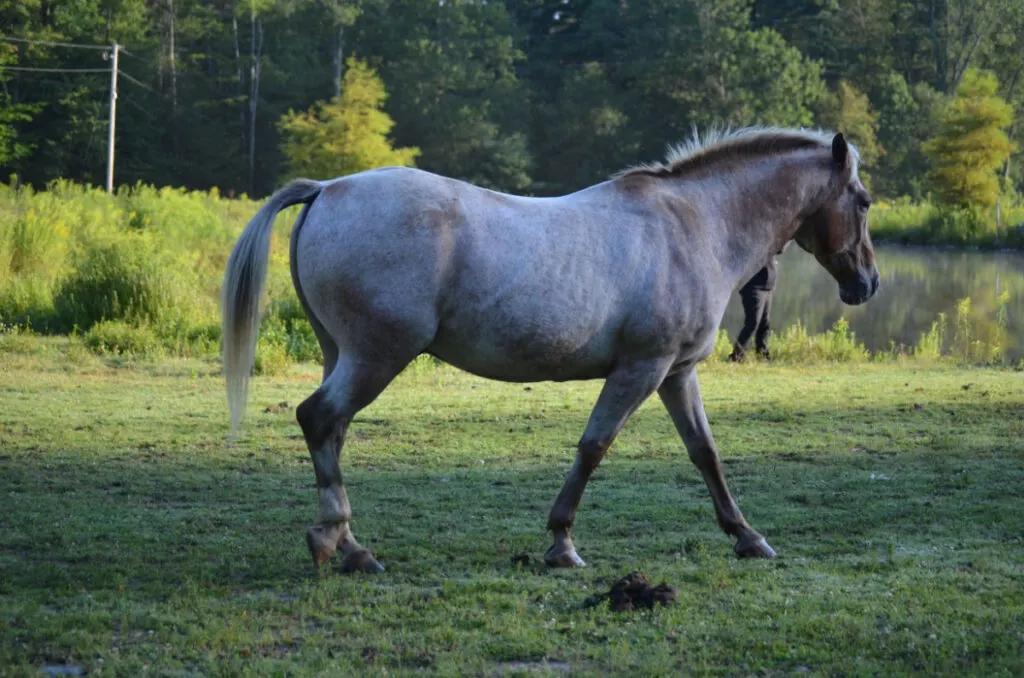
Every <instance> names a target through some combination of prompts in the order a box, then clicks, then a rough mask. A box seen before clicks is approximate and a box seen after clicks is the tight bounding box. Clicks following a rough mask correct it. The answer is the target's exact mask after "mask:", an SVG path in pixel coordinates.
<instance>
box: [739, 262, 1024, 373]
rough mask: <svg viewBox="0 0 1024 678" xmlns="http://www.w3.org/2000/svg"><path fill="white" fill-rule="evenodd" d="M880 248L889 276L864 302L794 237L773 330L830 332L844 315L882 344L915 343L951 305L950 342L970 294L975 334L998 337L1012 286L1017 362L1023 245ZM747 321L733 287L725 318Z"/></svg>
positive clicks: (1023, 307) (1010, 353) (875, 346)
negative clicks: (847, 294) (848, 298)
mask: <svg viewBox="0 0 1024 678" xmlns="http://www.w3.org/2000/svg"><path fill="white" fill-rule="evenodd" d="M876 254H877V261H878V270H879V272H880V273H881V276H882V286H881V288H880V289H879V291H878V294H876V295H875V297H874V298H873V299H871V301H869V302H867V303H866V304H863V305H861V306H846V305H844V304H843V303H842V302H840V301H839V288H838V286H837V285H836V283H835V281H834V280H833V279H832V277H831V276H829V274H828V273H827V272H825V270H824V269H823V268H821V266H820V265H818V263H817V262H816V261H815V260H814V257H812V256H811V255H809V254H807V253H806V252H804V251H803V250H801V249H800V248H799V247H797V246H796V245H791V246H790V247H789V248H788V249H787V250H786V251H785V252H784V253H783V254H782V255H781V256H780V257H779V278H778V287H777V288H776V292H775V296H774V298H773V300H772V330H773V331H782V330H784V329H785V328H786V327H787V326H789V325H791V324H793V323H796V322H801V323H803V325H804V327H806V328H807V330H808V331H809V332H815V333H817V332H824V331H825V330H828V329H829V328H831V327H832V325H833V324H834V323H835V322H836V320H838V319H839V318H840V317H844V318H846V320H847V321H848V322H849V323H850V329H851V330H852V331H853V332H854V333H855V334H856V336H857V340H858V341H860V342H863V343H864V345H865V346H867V347H868V348H869V349H871V350H873V351H876V350H883V349H888V348H889V347H890V345H891V344H892V343H894V344H895V345H897V346H898V345H899V344H904V345H906V346H908V347H911V346H913V345H915V344H916V343H917V342H918V341H919V340H920V338H921V335H922V334H923V333H925V332H928V331H929V330H930V329H931V327H932V323H934V322H935V321H936V320H938V318H939V314H940V313H945V314H946V329H947V331H946V337H947V342H949V341H951V339H952V335H953V324H954V320H955V318H956V315H957V305H958V304H959V303H960V301H961V300H963V299H964V298H966V297H970V300H971V304H970V313H969V315H968V317H969V319H970V330H971V334H972V336H973V337H974V338H976V339H980V340H983V341H993V340H995V339H997V338H998V337H999V334H1000V332H999V324H998V307H999V303H998V301H997V299H998V298H999V296H1000V295H1001V294H1002V293H1003V292H1008V293H1009V302H1008V303H1007V305H1006V311H1005V314H1006V332H1005V336H1004V337H1003V339H1002V342H1003V346H1004V353H1005V355H1006V356H1007V357H1008V358H1009V359H1011V360H1012V361H1013V362H1017V361H1019V360H1022V359H1024V253H1020V252H973V251H961V250H945V249H937V248H926V247H900V246H896V245H888V246H879V247H877V250H876ZM742 325H743V308H742V306H741V305H740V300H739V295H733V299H731V300H730V302H729V308H728V310H727V311H726V314H725V321H724V322H723V325H722V326H723V327H724V328H725V329H727V330H728V331H729V336H730V337H735V336H736V334H738V332H739V329H740V327H742Z"/></svg>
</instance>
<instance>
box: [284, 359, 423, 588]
mask: <svg viewBox="0 0 1024 678" xmlns="http://www.w3.org/2000/svg"><path fill="white" fill-rule="evenodd" d="M406 364H407V361H406V362H401V364H399V363H397V362H394V361H391V362H373V361H364V360H358V359H351V358H349V357H347V356H345V355H342V356H340V358H339V359H338V360H337V362H336V365H335V366H334V369H333V371H331V373H330V374H329V375H328V376H327V378H326V379H325V380H324V383H323V384H322V385H321V386H320V388H318V389H317V390H316V392H315V393H313V395H311V396H310V397H309V398H307V399H306V400H305V401H303V402H302V404H300V405H299V407H298V409H297V410H296V417H297V418H298V420H299V425H300V426H301V427H302V433H303V435H304V436H305V438H306V445H307V446H308V447H309V454H310V456H311V457H312V458H313V468H314V470H315V472H316V486H317V493H318V495H319V500H320V508H319V512H318V515H317V519H316V523H315V524H314V525H313V526H311V527H310V528H309V529H308V530H307V532H306V543H307V545H308V546H309V552H310V554H311V555H312V556H313V562H315V563H316V564H317V565H323V564H324V563H326V562H327V561H328V559H330V557H331V556H332V555H333V554H334V552H335V551H336V550H338V549H340V550H341V552H342V554H343V556H344V558H345V559H344V561H343V563H342V566H341V571H342V572H356V571H361V572H379V571H381V570H383V569H384V568H383V567H382V566H381V564H380V563H378V562H377V561H376V560H375V559H374V558H373V556H372V555H371V554H370V552H369V551H367V550H366V549H364V548H363V547H362V546H360V545H359V542H357V541H356V539H355V537H354V536H353V535H352V530H351V527H350V521H351V519H352V509H351V508H350V507H349V503H348V496H347V495H346V493H345V483H344V478H343V477H342V474H341V467H340V465H339V457H340V455H341V448H342V445H343V444H344V442H345V433H346V431H347V430H348V426H349V423H350V422H351V421H352V417H354V416H355V415H356V413H357V412H359V410H361V409H363V408H364V407H366V406H367V405H369V404H370V403H371V402H373V400H374V399H375V398H376V397H377V396H378V395H380V393H381V391H383V390H384V388H385V387H387V385H388V384H389V383H391V380H392V379H394V378H395V376H397V375H398V373H399V372H401V370H402V368H403V367H405V365H406Z"/></svg>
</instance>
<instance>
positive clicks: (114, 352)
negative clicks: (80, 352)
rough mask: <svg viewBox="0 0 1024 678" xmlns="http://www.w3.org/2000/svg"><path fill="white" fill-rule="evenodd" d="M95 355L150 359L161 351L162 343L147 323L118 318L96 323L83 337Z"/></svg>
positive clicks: (157, 355)
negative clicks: (130, 322) (133, 322)
mask: <svg viewBox="0 0 1024 678" xmlns="http://www.w3.org/2000/svg"><path fill="white" fill-rule="evenodd" d="M82 339H83V341H84V342H85V345H86V346H88V347H89V349H90V350H91V351H93V352H94V353H96V354H97V355H108V356H132V357H136V358H146V359H152V358H156V357H159V356H160V355H161V354H162V353H163V343H162V342H161V340H160V337H158V336H157V335H156V332H154V331H153V330H152V329H150V327H149V326H148V325H141V326H139V325H129V324H128V323H126V322H122V321H120V320H104V321H102V322H99V323H96V324H95V325H93V326H92V327H91V328H89V331H88V332H86V333H85V334H84V335H83V337H82Z"/></svg>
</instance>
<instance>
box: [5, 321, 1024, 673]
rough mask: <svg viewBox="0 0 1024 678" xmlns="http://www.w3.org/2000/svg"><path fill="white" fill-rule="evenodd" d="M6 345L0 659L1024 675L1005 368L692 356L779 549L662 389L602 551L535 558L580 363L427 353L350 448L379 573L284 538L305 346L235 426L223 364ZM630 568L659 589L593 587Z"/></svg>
mask: <svg viewBox="0 0 1024 678" xmlns="http://www.w3.org/2000/svg"><path fill="white" fill-rule="evenodd" d="M6 341H7V343H6V344H4V345H3V346H0V512H2V515H3V520H2V521H0V675H5V676H15V675H39V674H40V669H43V668H45V667H49V668H50V669H51V671H54V670H56V668H55V667H71V668H63V669H62V670H64V671H68V672H73V671H74V670H75V669H76V668H77V669H78V670H79V671H80V673H82V674H86V673H87V674H88V675H100V674H102V675H126V676H128V675H131V676H135V675H140V674H142V673H143V672H144V671H146V672H147V675H161V676H163V675H223V676H236V675H288V676H296V675H339V676H342V675H344V676H348V675H409V674H421V673H426V674H442V675H483V676H491V675H544V674H552V675H564V674H567V673H570V672H571V673H572V674H580V675H588V674H602V675H607V674H617V675H629V676H642V675H680V674H721V675H749V674H758V675H777V674H801V675H804V674H809V675H836V674H844V675H894V674H896V675H898V674H908V673H921V674H932V675H934V674H957V675H964V674H974V675H985V676H991V675H1008V676H1010V675H1021V674H1022V673H1024V421H1022V415H1024V375H1022V373H1021V372H1015V371H1012V370H1009V369H1006V370H1000V369H982V368H956V367H950V366H934V367H929V366H921V365H900V364H890V365H877V364H863V363H862V364H851V365H830V364H821V365H817V366H810V367H797V366H792V365H789V366H781V367H780V366H765V365H763V364H750V365H741V366H735V365H728V364H722V365H712V366H710V367H709V368H708V369H705V370H704V371H703V372H702V374H703V379H702V383H703V387H704V396H705V402H706V405H707V409H708V414H709V417H710V419H711V423H712V426H713V429H714V431H715V434H716V437H717V439H718V442H719V444H720V446H721V447H722V449H723V458H724V461H725V470H726V475H727V478H728V479H729V481H730V483H731V486H732V489H733V492H734V494H735V495H736V497H737V500H738V501H739V503H740V505H741V506H742V507H743V509H744V512H745V513H746V515H747V518H748V519H749V520H750V522H751V524H752V525H753V526H754V527H755V528H757V529H758V530H760V531H761V532H762V533H763V534H764V535H765V536H766V537H767V538H768V540H769V542H770V543H771V544H772V545H773V546H774V547H775V549H776V550H777V551H778V552H779V558H778V559H776V560H774V561H756V562H751V561H739V560H736V559H735V558H734V557H733V555H732V552H731V548H730V541H729V540H728V539H727V538H726V537H725V536H724V535H722V534H721V533H720V532H719V531H718V528H717V526H716V525H715V520H714V515H713V512H712V508H711V502H710V500H709V498H708V495H707V492H706V490H705V489H704V486H703V484H702V482H701V481H700V476H699V475H698V473H697V471H696V470H695V469H694V468H693V467H692V466H691V464H690V463H689V461H688V459H687V456H686V453H685V451H684V450H683V447H682V445H681V443H680V442H679V440H678V438H677V436H676V434H675V432H674V430H673V429H672V426H671V424H670V422H669V420H668V417H667V415H666V414H665V413H664V411H663V410H662V408H661V406H660V404H659V403H658V402H657V401H656V400H654V401H651V402H649V403H647V404H646V405H645V406H644V407H643V408H642V409H641V410H640V411H639V412H638V413H637V415H636V416H635V417H634V418H633V419H632V421H631V422H630V424H629V425H628V426H627V427H626V429H625V431H624V432H623V433H622V434H621V435H620V437H619V440H618V441H617V442H616V444H615V446H614V447H613V448H612V452H611V454H610V455H609V456H608V458H607V459H606V460H605V462H604V464H603V465H602V466H601V467H600V468H599V469H598V471H597V473H596V474H595V477H594V480H593V482H592V483H591V485H590V487H589V488H588V490H587V494H586V495H585V497H584V499H583V503H582V506H581V510H580V514H579V518H578V521H577V524H576V537H577V545H578V546H579V548H580V555H581V556H582V557H583V558H584V559H585V560H586V561H587V562H588V563H589V565H590V566H589V567H588V568H586V569H584V570H578V571H554V570H549V569H547V568H545V567H544V566H542V565H540V564H539V562H540V557H541V556H542V554H543V551H544V549H545V548H546V547H547V546H548V536H547V534H546V533H545V530H544V525H545V521H546V516H547V511H548V508H549V507H550V504H551V502H552V500H553V499H554V496H555V494H556V493H557V491H558V487H559V486H560V484H561V482H562V480H563V479H564V477H565V474H566V472H567V471H568V469H569V466H570V464H571V461H572V458H573V453H574V445H575V442H576V440H577V439H578V437H579V435H580V432H581V431H582V428H583V426H584V423H585V421H586V418H587V415H588V413H589V408H590V406H591V404H592V403H593V401H594V399H595V398H596V394H597V391H598V388H599V384H598V383H596V382H594V383H577V384H553V383H544V384H534V385H522V384H520V385H509V384H499V383H495V382H487V381H483V380H480V379H476V378H473V377H470V376H467V375H465V374H462V373H459V372H456V371H454V370H451V369H449V368H446V367H441V368H436V367H434V366H433V365H432V364H431V363H430V362H427V361H424V362H421V363H417V364H415V365H414V366H413V367H412V368H410V369H409V370H407V372H406V373H405V374H403V375H402V376H401V377H400V378H399V380H398V381H397V382H396V383H395V384H394V385H393V386H392V387H391V388H390V389H389V390H388V391H386V392H385V394H384V395H383V396H382V397H381V398H380V399H379V400H378V401H377V402H376V403H375V404H374V405H372V406H371V407H370V408H368V409H367V410H366V411H364V412H363V413H362V414H361V415H360V416H359V417H358V418H357V420H356V423H355V424H354V425H353V428H352V430H351V431H350V436H349V442H348V444H347V446H346V449H345V454H344V462H343V469H344V470H346V471H347V481H348V485H349V495H350V497H351V499H352V502H353V508H354V511H355V514H356V515H355V520H354V529H355V532H356V535H357V536H358V537H359V538H360V541H362V543H363V544H364V545H366V546H368V547H369V548H371V549H373V550H374V552H375V553H376V555H377V556H378V558H379V559H380V560H381V561H382V562H383V563H384V564H385V565H386V566H387V568H388V570H387V572H386V573H384V574H382V575H378V576H375V577H370V576H363V575H359V576H352V577H341V576H339V575H338V574H337V570H336V568H337V566H338V565H337V563H333V564H332V566H331V567H329V568H324V569H323V570H322V571H319V572H318V571H316V570H315V569H314V568H313V566H312V565H311V563H310V561H309V557H308V553H307V551H306V547H305V540H304V528H305V525H306V524H307V523H309V522H311V520H312V518H313V516H314V511H315V505H316V501H315V490H314V482H313V471H312V465H311V463H310V461H309V458H308V456H307V454H306V451H305V446H304V444H303V442H302V439H301V436H300V433H299V429H298V426H297V425H296V424H295V420H294V407H295V405H297V404H298V403H299V402H300V401H301V400H302V399H303V398H305V397H306V396H307V395H308V394H309V393H310V392H311V391H312V390H313V389H314V388H315V386H316V383H317V380H318V375H319V368H318V367H316V366H314V365H300V366H293V367H290V368H288V369H287V371H286V372H285V373H284V374H282V375H279V376H275V377H257V378H256V379H255V380H254V384H253V393H252V397H251V399H250V407H249V413H248V418H247V420H246V422H245V424H244V425H243V431H242V433H241V436H240V438H239V440H238V441H237V442H236V443H235V444H231V445H229V444H228V443H227V442H226V436H227V432H228V431H227V411H226V405H225V403H224V398H223V385H222V381H221V379H220V376H219V374H218V370H219V366H218V364H217V363H215V362H212V361H201V360H193V361H186V360H166V361H158V362H149V363H131V362H126V361H123V360H118V359H109V358H107V359H103V358H98V357H96V356H95V355H93V354H91V353H89V352H88V351H86V350H85V349H83V348H82V347H81V345H80V344H76V343H75V342H74V341H71V342H69V341H68V340H67V339H61V338H49V339H45V338H44V339H40V338H37V337H19V336H9V337H7V340H6ZM285 403H287V404H285ZM523 552H525V553H527V554H529V556H530V562H529V563H527V564H526V565H513V564H512V557H513V556H515V555H517V554H520V553H523ZM634 570H643V571H644V572H646V573H647V574H648V575H649V576H650V577H651V578H652V579H653V580H654V581H656V582H660V581H662V580H664V581H667V582H668V583H669V584H672V585H674V586H677V587H678V589H679V592H678V601H677V603H676V604H675V605H673V606H669V607H664V608H656V609H654V610H652V611H641V612H630V613H626V612H612V611H610V610H609V609H608V608H607V607H606V606H597V607H586V606H585V605H584V603H585V601H586V599H587V598H588V597H589V596H591V595H592V594H594V593H595V592H598V591H602V590H606V589H607V588H608V586H609V585H610V584H611V583H612V582H613V581H614V580H615V579H616V578H618V577H620V576H622V575H625V574H627V573H629V572H631V571H634Z"/></svg>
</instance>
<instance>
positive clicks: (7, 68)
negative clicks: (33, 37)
mask: <svg viewBox="0 0 1024 678" xmlns="http://www.w3.org/2000/svg"><path fill="white" fill-rule="evenodd" d="M0 71H25V72H29V73H109V72H110V69H109V68H33V67H31V66H0Z"/></svg>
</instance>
